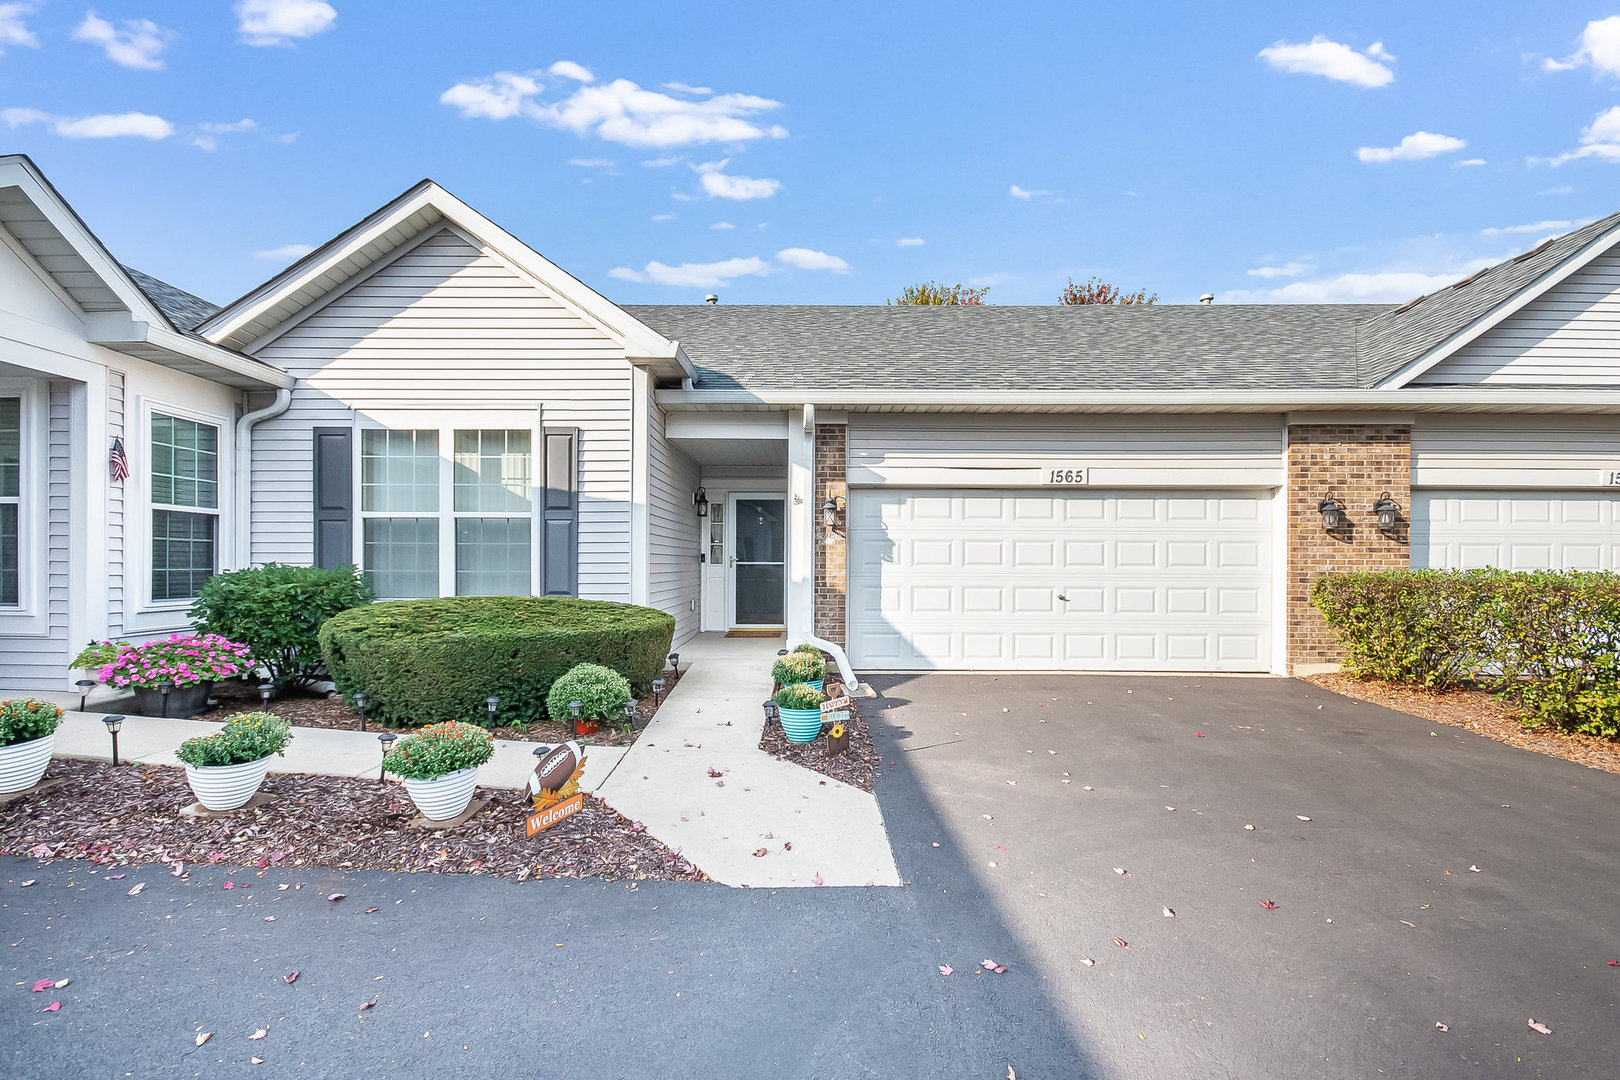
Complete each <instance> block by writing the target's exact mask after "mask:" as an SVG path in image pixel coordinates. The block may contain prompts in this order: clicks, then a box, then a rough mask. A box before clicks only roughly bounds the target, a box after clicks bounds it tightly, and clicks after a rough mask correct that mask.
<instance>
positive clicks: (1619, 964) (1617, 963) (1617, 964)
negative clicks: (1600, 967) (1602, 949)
mask: <svg viewBox="0 0 1620 1080" xmlns="http://www.w3.org/2000/svg"><path fill="white" fill-rule="evenodd" d="M1609 966H1610V967H1620V960H1610V961H1609Z"/></svg>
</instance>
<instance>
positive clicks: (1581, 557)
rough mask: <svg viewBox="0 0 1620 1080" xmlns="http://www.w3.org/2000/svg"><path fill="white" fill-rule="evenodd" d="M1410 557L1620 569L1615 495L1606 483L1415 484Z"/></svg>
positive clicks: (1449, 562)
mask: <svg viewBox="0 0 1620 1080" xmlns="http://www.w3.org/2000/svg"><path fill="white" fill-rule="evenodd" d="M1412 565H1413V566H1418V567H1424V566H1427V567H1433V568H1435V569H1447V570H1477V569H1480V568H1483V567H1487V566H1494V567H1499V568H1501V569H1503V570H1620V514H1617V513H1616V512H1615V496H1613V495H1611V494H1610V493H1608V492H1606V491H1425V492H1414V493H1413V495H1412Z"/></svg>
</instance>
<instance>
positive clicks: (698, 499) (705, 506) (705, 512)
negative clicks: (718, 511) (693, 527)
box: [692, 488, 709, 518]
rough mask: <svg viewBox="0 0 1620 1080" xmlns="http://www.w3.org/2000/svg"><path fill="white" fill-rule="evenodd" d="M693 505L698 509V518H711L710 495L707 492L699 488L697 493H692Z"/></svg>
mask: <svg viewBox="0 0 1620 1080" xmlns="http://www.w3.org/2000/svg"><path fill="white" fill-rule="evenodd" d="M692 505H693V506H695V507H697V514H698V517H700V518H706V517H708V516H709V493H708V492H707V491H704V490H703V489H702V488H698V489H697V490H696V491H694V492H692Z"/></svg>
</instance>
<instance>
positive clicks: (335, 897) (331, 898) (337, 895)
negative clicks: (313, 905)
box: [326, 892, 346, 901]
mask: <svg viewBox="0 0 1620 1080" xmlns="http://www.w3.org/2000/svg"><path fill="white" fill-rule="evenodd" d="M345 895H346V894H344V893H340V892H335V893H332V894H331V895H329V896H328V897H327V898H326V899H327V900H328V901H335V900H341V899H343V897H344V896H345Z"/></svg>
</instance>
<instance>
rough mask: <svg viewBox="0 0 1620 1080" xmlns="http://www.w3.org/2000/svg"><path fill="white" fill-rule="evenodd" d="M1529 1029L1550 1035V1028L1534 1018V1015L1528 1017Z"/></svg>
mask: <svg viewBox="0 0 1620 1080" xmlns="http://www.w3.org/2000/svg"><path fill="white" fill-rule="evenodd" d="M1530 1030H1531V1031H1539V1032H1541V1033H1542V1034H1543V1035H1551V1034H1552V1028H1550V1027H1548V1026H1547V1025H1546V1024H1543V1023H1541V1022H1539V1021H1538V1020H1536V1018H1535V1017H1531V1018H1530Z"/></svg>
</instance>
